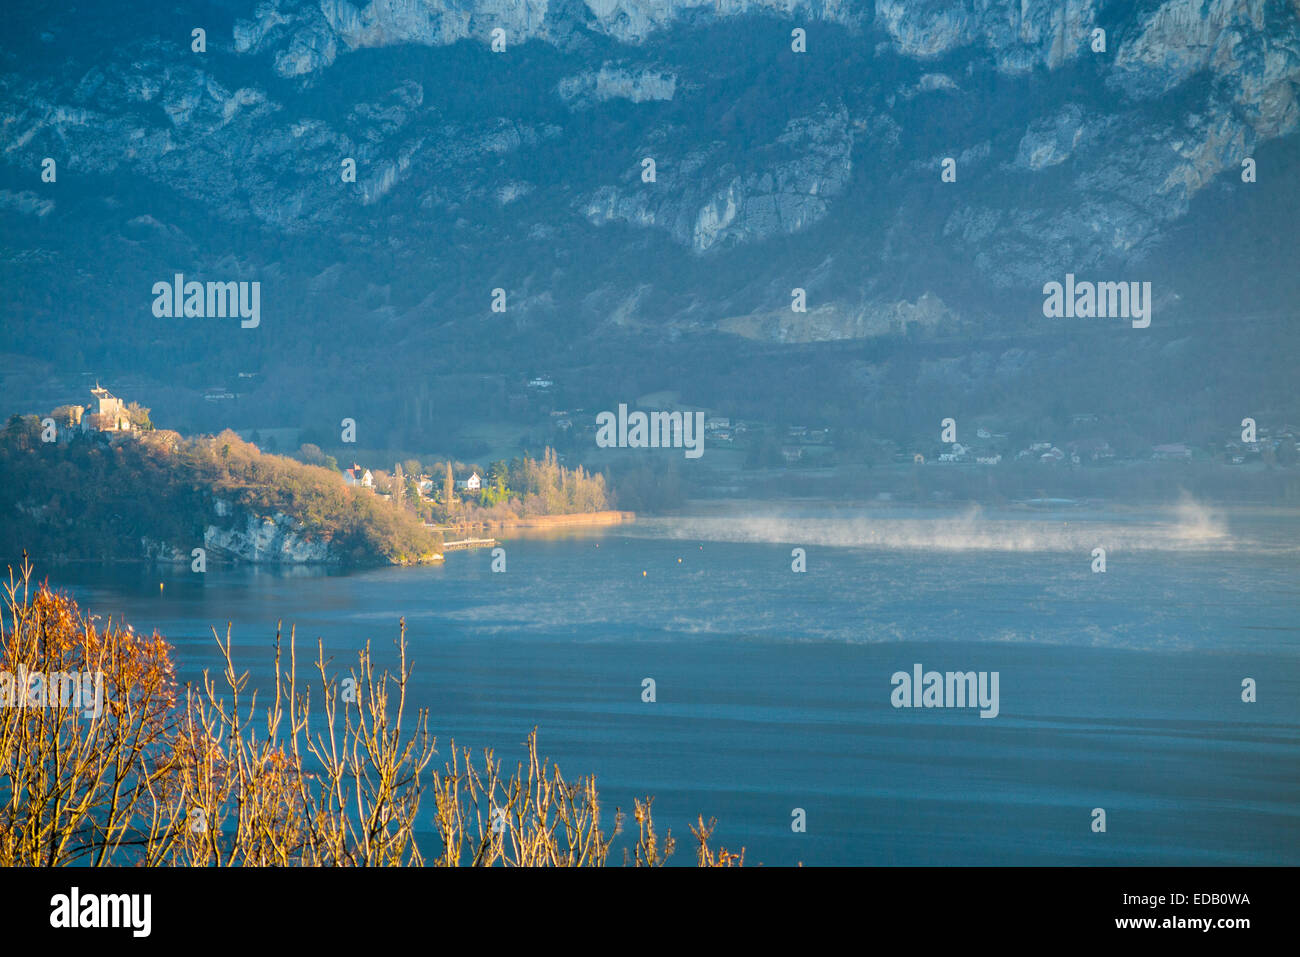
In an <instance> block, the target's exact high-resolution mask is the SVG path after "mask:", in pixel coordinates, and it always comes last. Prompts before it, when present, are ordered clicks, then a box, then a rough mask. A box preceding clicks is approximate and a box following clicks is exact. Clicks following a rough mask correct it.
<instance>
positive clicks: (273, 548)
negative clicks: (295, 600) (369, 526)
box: [140, 501, 340, 565]
mask: <svg viewBox="0 0 1300 957" xmlns="http://www.w3.org/2000/svg"><path fill="white" fill-rule="evenodd" d="M215 505H216V508H215V512H216V514H217V515H218V516H219V517H227V516H230V515H232V514H234V513H233V512H232V508H231V506H230V505H229V503H226V502H221V501H218V502H216V503H215ZM304 533H305V528H304V526H303V524H302V522H299V521H295V520H294V519H293V518H291V517H289V516H287V515H284V514H283V513H280V512H276V513H275V514H273V515H266V516H258V515H252V514H246V513H245V514H236V515H235V521H234V524H223V525H215V524H210V525H208V526H207V527H206V528H205V529H204V532H203V548H204V549H205V550H206V552H207V556H206V557H207V560H208V561H212V562H232V561H233V562H248V563H251V564H255V565H302V564H337V563H339V561H340V557H339V556H338V555H337V554H335V553H334V552H333V550H332V549H331V548H330V545H329V542H326V541H321V540H319V539H318V540H314V541H312V540H308V539H307V538H306V536H305V534H304ZM140 545H141V550H142V556H143V558H144V559H145V560H146V561H154V562H159V563H164V564H174V565H188V564H190V562H191V561H192V555H191V549H189V548H186V547H181V546H178V545H177V544H176V543H174V542H161V541H156V540H154V539H149V538H144V539H141V542H140Z"/></svg>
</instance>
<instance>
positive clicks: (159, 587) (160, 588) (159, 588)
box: [158, 582, 163, 591]
mask: <svg viewBox="0 0 1300 957" xmlns="http://www.w3.org/2000/svg"><path fill="white" fill-rule="evenodd" d="M158 590H159V591H162V590H163V583H162V582H159V583H158Z"/></svg>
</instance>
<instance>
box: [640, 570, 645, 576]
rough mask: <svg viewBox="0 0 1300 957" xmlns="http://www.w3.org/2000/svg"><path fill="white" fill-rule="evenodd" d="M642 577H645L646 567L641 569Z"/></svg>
mask: <svg viewBox="0 0 1300 957" xmlns="http://www.w3.org/2000/svg"><path fill="white" fill-rule="evenodd" d="M641 577H642V578H645V569H644V568H643V569H641Z"/></svg>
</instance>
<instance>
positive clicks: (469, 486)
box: [456, 472, 483, 492]
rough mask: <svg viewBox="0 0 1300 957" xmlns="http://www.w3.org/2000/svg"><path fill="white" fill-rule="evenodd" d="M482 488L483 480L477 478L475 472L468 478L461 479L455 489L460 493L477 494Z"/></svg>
mask: <svg viewBox="0 0 1300 957" xmlns="http://www.w3.org/2000/svg"><path fill="white" fill-rule="evenodd" d="M482 487H483V480H482V479H481V478H479V477H478V473H477V472H475V473H473V474H472V475H471V476H470V477H469V478H467V479H461V480H460V481H459V482H457V483H456V488H458V489H460V490H461V491H462V492H477V491H478V490H479V489H480V488H482Z"/></svg>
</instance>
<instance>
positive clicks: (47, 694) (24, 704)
mask: <svg viewBox="0 0 1300 957" xmlns="http://www.w3.org/2000/svg"><path fill="white" fill-rule="evenodd" d="M57 707H64V708H70V709H73V710H75V709H77V708H80V709H82V712H83V714H84V715H85V716H86V717H87V718H98V717H99V716H100V715H101V714H103V713H104V673H103V672H102V671H84V672H82V671H52V672H50V673H49V674H44V673H42V672H39V671H28V670H27V669H26V668H24V667H22V666H21V665H20V666H19V668H18V673H17V674H14V673H13V672H10V671H0V708H57Z"/></svg>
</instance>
